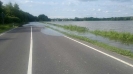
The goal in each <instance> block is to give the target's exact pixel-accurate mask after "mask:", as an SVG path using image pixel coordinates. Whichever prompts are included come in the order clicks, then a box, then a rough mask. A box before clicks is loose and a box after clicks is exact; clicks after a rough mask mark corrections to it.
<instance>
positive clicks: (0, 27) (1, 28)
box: [0, 24, 13, 33]
mask: <svg viewBox="0 0 133 74" xmlns="http://www.w3.org/2000/svg"><path fill="white" fill-rule="evenodd" d="M12 28H13V26H12V25H10V24H5V25H0V33H2V32H5V31H7V30H10V29H12Z"/></svg>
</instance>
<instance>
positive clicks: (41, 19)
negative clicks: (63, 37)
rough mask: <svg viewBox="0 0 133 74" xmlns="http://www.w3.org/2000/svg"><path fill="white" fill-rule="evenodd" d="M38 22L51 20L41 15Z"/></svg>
mask: <svg viewBox="0 0 133 74" xmlns="http://www.w3.org/2000/svg"><path fill="white" fill-rule="evenodd" d="M38 20H39V21H49V20H50V19H49V18H48V17H47V16H46V15H44V14H40V15H39V16H38Z"/></svg>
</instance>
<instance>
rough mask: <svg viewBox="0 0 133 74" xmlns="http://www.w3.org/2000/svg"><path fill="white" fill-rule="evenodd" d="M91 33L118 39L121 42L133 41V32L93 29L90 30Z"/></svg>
mask: <svg viewBox="0 0 133 74" xmlns="http://www.w3.org/2000/svg"><path fill="white" fill-rule="evenodd" d="M91 33H93V34H95V35H100V36H103V37H107V38H110V39H113V40H118V41H121V42H123V43H133V34H131V33H127V32H116V31H112V30H111V31H101V30H95V31H91Z"/></svg>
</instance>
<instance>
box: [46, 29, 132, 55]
mask: <svg viewBox="0 0 133 74" xmlns="http://www.w3.org/2000/svg"><path fill="white" fill-rule="evenodd" d="M46 27H49V28H51V29H53V30H56V31H58V32H61V33H63V34H65V35H67V36H70V37H72V38H76V39H79V40H83V41H86V42H89V43H92V44H94V45H97V46H99V47H102V48H104V49H106V50H110V51H112V52H116V53H118V54H121V55H124V56H128V57H131V58H133V52H131V51H129V50H124V49H121V48H117V47H114V46H110V45H108V44H105V43H102V42H98V41H96V40H91V39H89V38H87V37H83V36H78V35H73V34H70V33H67V32H63V31H60V30H58V29H55V28H52V27H50V26H46Z"/></svg>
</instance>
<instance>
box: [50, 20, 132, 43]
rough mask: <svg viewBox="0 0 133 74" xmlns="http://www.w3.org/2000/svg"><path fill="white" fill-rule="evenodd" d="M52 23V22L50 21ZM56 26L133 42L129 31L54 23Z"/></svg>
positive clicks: (124, 41) (123, 41)
mask: <svg viewBox="0 0 133 74" xmlns="http://www.w3.org/2000/svg"><path fill="white" fill-rule="evenodd" d="M48 24H51V23H48ZM52 25H54V26H57V27H61V28H64V29H67V30H71V31H77V32H82V33H84V32H90V33H92V34H95V35H100V36H103V37H106V38H109V39H112V40H116V41H120V42H122V43H126V44H129V43H133V34H131V33H128V32H116V31H113V30H110V31H102V30H94V31H90V30H89V29H87V28H86V27H80V26H76V25H58V24H52Z"/></svg>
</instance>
